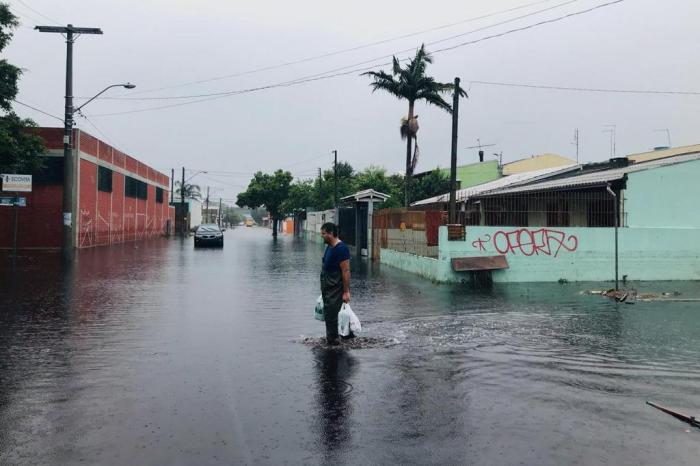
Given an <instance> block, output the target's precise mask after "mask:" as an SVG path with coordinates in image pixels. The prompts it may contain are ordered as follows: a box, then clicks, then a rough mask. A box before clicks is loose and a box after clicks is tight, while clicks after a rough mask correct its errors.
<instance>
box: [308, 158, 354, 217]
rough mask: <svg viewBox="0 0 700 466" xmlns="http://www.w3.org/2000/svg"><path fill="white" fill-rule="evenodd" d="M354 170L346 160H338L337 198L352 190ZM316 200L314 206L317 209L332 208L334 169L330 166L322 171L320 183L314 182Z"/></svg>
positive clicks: (346, 194)
mask: <svg viewBox="0 0 700 466" xmlns="http://www.w3.org/2000/svg"><path fill="white" fill-rule="evenodd" d="M354 177H355V170H354V169H353V168H352V165H350V164H349V163H348V162H338V199H339V200H340V198H342V197H343V196H348V195H350V194H352V193H353V192H354V190H353V188H354ZM314 186H315V187H316V202H315V205H314V207H316V208H317V209H319V210H326V209H332V208H333V207H335V205H334V197H335V171H334V170H333V169H332V168H331V169H329V170H325V171H324V172H323V176H322V178H321V182H320V185H319V183H318V181H317V182H315V184H314Z"/></svg>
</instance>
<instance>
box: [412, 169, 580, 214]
mask: <svg viewBox="0 0 700 466" xmlns="http://www.w3.org/2000/svg"><path fill="white" fill-rule="evenodd" d="M578 167H579V165H569V166H568V167H554V168H544V169H542V170H535V171H531V172H525V173H516V174H514V175H508V176H504V177H503V178H499V179H497V180H494V181H489V182H488V183H483V184H479V185H476V186H470V187H468V188H464V189H460V190H458V191H457V192H456V197H457V200H459V201H460V202H461V201H464V200H466V199H468V198H470V197H473V196H475V195H478V194H483V193H485V192H487V191H491V190H494V189H499V188H504V187H508V186H513V185H517V184H522V183H529V182H532V181H534V180H538V179H540V178H543V177H549V176H552V175H554V174H559V173H565V172H567V171H571V170H576V169H577V168H578ZM449 200H450V193H446V194H441V195H439V196H434V197H431V198H428V199H423V200H421V201H416V202H414V203H413V204H411V205H412V206H416V205H426V204H438V203H441V202H449Z"/></svg>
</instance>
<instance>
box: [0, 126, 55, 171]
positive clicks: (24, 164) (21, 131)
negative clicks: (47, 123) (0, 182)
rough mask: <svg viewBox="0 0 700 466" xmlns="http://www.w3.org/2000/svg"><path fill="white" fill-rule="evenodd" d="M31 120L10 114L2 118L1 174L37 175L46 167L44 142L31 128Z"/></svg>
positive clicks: (0, 129) (0, 137) (0, 144)
mask: <svg viewBox="0 0 700 466" xmlns="http://www.w3.org/2000/svg"><path fill="white" fill-rule="evenodd" d="M35 126H36V125H35V124H34V122H33V121H31V120H26V119H22V118H20V117H18V116H17V115H16V114H14V113H8V114H7V115H3V116H1V117H0V173H35V172H36V171H37V170H39V169H41V168H42V167H43V165H44V161H43V158H42V157H39V156H40V155H42V154H44V153H45V152H46V149H45V147H44V140H43V139H42V138H40V137H39V136H37V135H35V134H33V133H32V132H31V131H30V130H29V128H34V127H35Z"/></svg>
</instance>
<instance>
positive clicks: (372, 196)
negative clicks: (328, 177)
mask: <svg viewBox="0 0 700 466" xmlns="http://www.w3.org/2000/svg"><path fill="white" fill-rule="evenodd" d="M390 197H391V196H390V195H389V194H384V193H380V192H379V191H375V190H374V189H365V190H364V191H358V192H356V193H355V194H351V195H349V196H345V197H341V198H340V200H341V201H355V202H370V201H379V202H383V201H386V200H387V199H389V198H390Z"/></svg>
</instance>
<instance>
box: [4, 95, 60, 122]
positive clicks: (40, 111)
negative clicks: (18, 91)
mask: <svg viewBox="0 0 700 466" xmlns="http://www.w3.org/2000/svg"><path fill="white" fill-rule="evenodd" d="M12 101H13V102H15V103H18V104H20V105H23V106H25V107H27V108H31V109H32V110H34V111H36V112H39V113H43V114H44V115H46V116H50V117H51V118H55V119H57V120H58V121H60V122H61V123H63V118H61V117H57V116H56V115H52V114H50V113H49V112H45V111H43V110H40V109H38V108H36V107H33V106H31V105H29V104H25V103H24V102H20V101H19V100H17V99H12Z"/></svg>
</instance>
